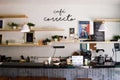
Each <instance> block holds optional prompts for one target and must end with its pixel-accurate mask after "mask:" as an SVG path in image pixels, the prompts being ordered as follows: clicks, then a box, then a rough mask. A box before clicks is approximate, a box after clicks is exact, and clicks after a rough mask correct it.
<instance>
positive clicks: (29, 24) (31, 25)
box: [27, 22, 35, 28]
mask: <svg viewBox="0 0 120 80" xmlns="http://www.w3.org/2000/svg"><path fill="white" fill-rule="evenodd" d="M27 25H28V26H29V27H30V28H33V27H34V26H35V24H33V23H31V22H29V23H27Z"/></svg>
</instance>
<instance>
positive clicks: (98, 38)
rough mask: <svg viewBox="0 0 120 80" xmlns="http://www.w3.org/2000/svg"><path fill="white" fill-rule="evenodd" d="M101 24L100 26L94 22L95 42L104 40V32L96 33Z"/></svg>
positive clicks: (99, 23)
mask: <svg viewBox="0 0 120 80" xmlns="http://www.w3.org/2000/svg"><path fill="white" fill-rule="evenodd" d="M101 24H102V22H94V36H95V41H104V40H105V32H104V31H98V29H99V27H100V25H101Z"/></svg>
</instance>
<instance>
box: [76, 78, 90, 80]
mask: <svg viewBox="0 0 120 80" xmlns="http://www.w3.org/2000/svg"><path fill="white" fill-rule="evenodd" d="M76 80H92V79H91V78H77V79H76Z"/></svg>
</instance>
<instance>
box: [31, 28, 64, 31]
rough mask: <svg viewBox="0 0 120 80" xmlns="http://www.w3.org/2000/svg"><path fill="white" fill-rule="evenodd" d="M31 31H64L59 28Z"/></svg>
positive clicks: (34, 29)
mask: <svg viewBox="0 0 120 80" xmlns="http://www.w3.org/2000/svg"><path fill="white" fill-rule="evenodd" d="M31 30H33V31H64V29H61V28H33V29H31Z"/></svg>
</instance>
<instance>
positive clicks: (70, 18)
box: [43, 9, 76, 22]
mask: <svg viewBox="0 0 120 80" xmlns="http://www.w3.org/2000/svg"><path fill="white" fill-rule="evenodd" d="M53 14H55V16H56V15H58V16H57V17H44V19H43V20H44V21H55V22H58V21H74V20H76V18H74V17H73V16H72V14H70V13H68V14H67V13H66V10H65V9H59V10H54V11H53ZM63 14H64V15H65V14H66V15H65V16H63Z"/></svg>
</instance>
